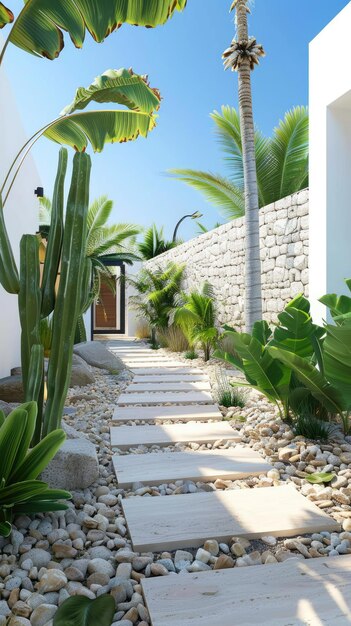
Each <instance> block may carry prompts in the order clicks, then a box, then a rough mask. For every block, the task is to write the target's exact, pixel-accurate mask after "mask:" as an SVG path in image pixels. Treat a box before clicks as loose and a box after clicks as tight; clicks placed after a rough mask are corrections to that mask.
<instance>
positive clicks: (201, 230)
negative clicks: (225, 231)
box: [173, 170, 223, 235]
mask: <svg viewBox="0 0 351 626" xmlns="http://www.w3.org/2000/svg"><path fill="white" fill-rule="evenodd" d="M173 171H175V170H173ZM196 224H197V225H198V227H199V230H198V234H199V235H202V234H203V233H208V232H209V231H210V230H214V229H215V228H219V227H220V226H223V224H221V223H220V222H216V223H215V224H214V226H212V228H207V227H206V226H205V225H204V224H202V223H201V222H196Z"/></svg>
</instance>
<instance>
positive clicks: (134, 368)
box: [125, 359, 184, 374]
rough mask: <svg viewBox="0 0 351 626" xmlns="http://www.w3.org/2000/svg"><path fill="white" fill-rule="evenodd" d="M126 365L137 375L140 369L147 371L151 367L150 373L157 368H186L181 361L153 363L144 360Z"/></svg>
mask: <svg viewBox="0 0 351 626" xmlns="http://www.w3.org/2000/svg"><path fill="white" fill-rule="evenodd" d="M125 363H126V365H127V366H128V368H129V369H130V370H131V371H132V372H135V373H136V374H138V373H139V372H138V369H139V368H141V369H145V368H146V367H149V368H150V369H149V371H150V370H151V368H156V367H167V368H172V367H173V368H175V367H184V364H183V363H182V362H181V361H160V360H158V361H151V359H150V360H148V361H147V360H144V361H136V362H135V363H127V362H125Z"/></svg>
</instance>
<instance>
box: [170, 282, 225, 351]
mask: <svg viewBox="0 0 351 626" xmlns="http://www.w3.org/2000/svg"><path fill="white" fill-rule="evenodd" d="M179 304H180V306H178V308H177V309H176V310H175V312H174V316H173V318H174V322H175V323H176V324H178V325H179V326H180V327H181V328H182V330H183V332H184V334H185V335H186V337H187V338H188V340H189V343H190V345H191V346H193V347H194V346H196V345H197V344H200V345H201V348H202V350H203V352H204V359H205V361H208V360H209V358H210V356H211V351H212V349H213V348H214V347H215V346H216V344H217V341H218V336H219V332H218V328H217V327H216V325H215V324H216V308H215V304H214V293H213V288H212V286H211V285H210V284H209V283H208V282H205V283H204V285H203V287H202V289H201V291H192V292H191V293H190V294H189V295H187V294H182V296H181V300H180V301H179Z"/></svg>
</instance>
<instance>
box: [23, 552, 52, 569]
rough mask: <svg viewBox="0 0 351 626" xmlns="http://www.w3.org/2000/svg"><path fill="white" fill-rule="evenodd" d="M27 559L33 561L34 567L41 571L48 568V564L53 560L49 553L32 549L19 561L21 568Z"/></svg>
mask: <svg viewBox="0 0 351 626" xmlns="http://www.w3.org/2000/svg"><path fill="white" fill-rule="evenodd" d="M27 559H30V560H31V561H32V563H33V566H34V567H37V568H38V569H40V568H41V567H46V566H47V564H48V563H49V561H50V560H51V556H50V554H49V553H48V552H46V551H45V550H42V549H41V548H32V549H31V550H29V551H28V552H25V553H24V554H22V556H21V558H20V560H19V564H20V566H21V567H22V563H23V562H24V561H26V560H27Z"/></svg>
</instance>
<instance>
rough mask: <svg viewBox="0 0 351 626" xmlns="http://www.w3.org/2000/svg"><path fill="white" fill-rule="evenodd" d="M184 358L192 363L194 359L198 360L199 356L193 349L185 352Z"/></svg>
mask: <svg viewBox="0 0 351 626" xmlns="http://www.w3.org/2000/svg"><path fill="white" fill-rule="evenodd" d="M184 358H185V359H188V360H189V361H193V360H194V359H198V358H199V355H198V353H197V352H195V350H194V349H192V350H187V351H186V352H185V354H184Z"/></svg>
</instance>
